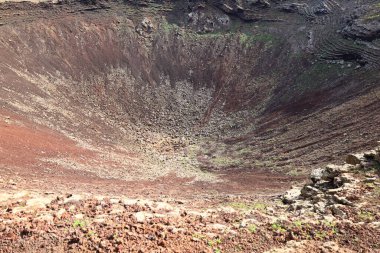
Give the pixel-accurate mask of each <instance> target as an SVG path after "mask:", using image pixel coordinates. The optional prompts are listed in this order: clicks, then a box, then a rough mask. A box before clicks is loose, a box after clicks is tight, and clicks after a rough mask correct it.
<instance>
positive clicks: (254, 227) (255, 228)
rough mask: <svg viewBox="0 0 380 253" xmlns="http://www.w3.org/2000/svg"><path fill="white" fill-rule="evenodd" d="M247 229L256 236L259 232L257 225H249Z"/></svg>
mask: <svg viewBox="0 0 380 253" xmlns="http://www.w3.org/2000/svg"><path fill="white" fill-rule="evenodd" d="M247 229H248V231H249V232H250V233H252V234H256V232H257V227H256V225H254V224H250V225H248V227H247Z"/></svg>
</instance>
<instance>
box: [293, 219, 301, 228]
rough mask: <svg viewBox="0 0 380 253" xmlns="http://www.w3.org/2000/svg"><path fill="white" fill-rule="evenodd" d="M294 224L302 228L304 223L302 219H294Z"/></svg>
mask: <svg viewBox="0 0 380 253" xmlns="http://www.w3.org/2000/svg"><path fill="white" fill-rule="evenodd" d="M293 224H294V226H295V227H296V228H302V225H303V223H302V221H300V220H296V221H294V222H293Z"/></svg>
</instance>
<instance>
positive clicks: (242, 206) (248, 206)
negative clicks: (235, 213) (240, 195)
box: [228, 202, 267, 212]
mask: <svg viewBox="0 0 380 253" xmlns="http://www.w3.org/2000/svg"><path fill="white" fill-rule="evenodd" d="M228 205H229V206H230V207H232V208H234V209H238V210H243V211H249V210H258V211H262V212H263V211H265V209H266V208H267V206H266V204H264V203H244V202H231V203H229V204H228Z"/></svg>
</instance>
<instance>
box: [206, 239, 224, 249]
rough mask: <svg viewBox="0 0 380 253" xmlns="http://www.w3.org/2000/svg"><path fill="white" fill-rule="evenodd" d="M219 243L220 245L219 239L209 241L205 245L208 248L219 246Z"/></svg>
mask: <svg viewBox="0 0 380 253" xmlns="http://www.w3.org/2000/svg"><path fill="white" fill-rule="evenodd" d="M221 243H222V240H221V239H220V238H217V239H214V240H209V241H207V244H208V246H210V247H214V246H216V245H219V244H221Z"/></svg>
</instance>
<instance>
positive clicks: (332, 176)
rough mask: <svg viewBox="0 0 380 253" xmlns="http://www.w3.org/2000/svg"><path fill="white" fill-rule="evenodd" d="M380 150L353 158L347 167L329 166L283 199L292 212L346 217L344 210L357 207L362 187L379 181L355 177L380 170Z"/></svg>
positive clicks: (317, 171)
mask: <svg viewBox="0 0 380 253" xmlns="http://www.w3.org/2000/svg"><path fill="white" fill-rule="evenodd" d="M379 166H380V146H379V147H378V148H376V149H374V150H371V151H368V152H365V153H360V154H350V155H348V156H347V158H346V163H345V164H344V165H332V164H330V165H327V166H326V167H325V168H324V169H321V168H318V169H315V170H313V171H312V172H311V175H310V179H311V181H312V183H311V184H306V185H305V186H303V187H302V188H293V189H291V190H289V191H288V192H286V193H285V194H284V195H283V196H282V200H283V202H284V203H286V204H289V210H290V211H300V212H305V211H312V212H316V213H319V214H327V213H332V214H333V215H335V216H339V217H345V215H346V214H345V212H344V211H343V210H342V207H355V201H356V200H358V199H360V198H361V196H360V195H359V191H358V189H359V188H360V185H359V184H360V183H361V182H364V183H372V182H375V180H376V179H377V178H376V177H372V175H370V176H367V177H365V178H364V179H360V178H359V177H358V176H357V175H356V174H357V173H358V172H360V171H368V170H371V169H376V168H380V167H379Z"/></svg>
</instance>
